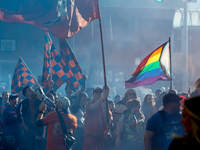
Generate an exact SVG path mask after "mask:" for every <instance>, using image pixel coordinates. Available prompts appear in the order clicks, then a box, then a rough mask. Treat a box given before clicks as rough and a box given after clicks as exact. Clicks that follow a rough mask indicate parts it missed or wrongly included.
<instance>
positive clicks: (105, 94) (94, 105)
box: [89, 89, 109, 111]
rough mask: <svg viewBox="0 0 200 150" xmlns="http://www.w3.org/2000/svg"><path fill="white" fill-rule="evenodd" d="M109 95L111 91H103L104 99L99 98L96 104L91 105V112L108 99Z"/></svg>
mask: <svg viewBox="0 0 200 150" xmlns="http://www.w3.org/2000/svg"><path fill="white" fill-rule="evenodd" d="M108 95H109V90H105V89H103V97H101V98H99V99H98V100H97V101H96V102H95V103H94V104H92V105H90V107H89V111H94V110H96V109H97V108H99V106H100V105H101V104H102V102H104V101H105V99H106V97H108Z"/></svg>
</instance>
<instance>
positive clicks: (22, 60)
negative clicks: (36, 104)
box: [19, 56, 40, 87]
mask: <svg viewBox="0 0 200 150" xmlns="http://www.w3.org/2000/svg"><path fill="white" fill-rule="evenodd" d="M19 58H20V59H21V60H22V61H23V63H24V65H25V66H26V68H27V69H28V70H29V71H30V73H31V74H32V76H33V79H34V80H35V83H36V85H37V86H38V87H39V86H40V84H39V83H38V81H37V80H36V79H35V77H34V75H33V73H32V72H31V70H30V69H29V67H28V66H27V65H26V63H25V62H24V60H23V59H22V57H21V56H19Z"/></svg>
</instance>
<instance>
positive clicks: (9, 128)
mask: <svg viewBox="0 0 200 150" xmlns="http://www.w3.org/2000/svg"><path fill="white" fill-rule="evenodd" d="M18 99H19V98H18V95H16V94H12V95H10V96H9V102H10V105H8V106H7V107H6V108H5V110H4V112H3V121H4V135H5V137H8V136H9V140H10V141H13V142H11V143H10V144H9V145H8V147H7V148H8V149H12V150H17V148H19V144H20V131H21V130H20V123H19V117H18V115H17V112H16V110H17V107H16V106H17V104H18ZM11 139H12V140H11Z"/></svg>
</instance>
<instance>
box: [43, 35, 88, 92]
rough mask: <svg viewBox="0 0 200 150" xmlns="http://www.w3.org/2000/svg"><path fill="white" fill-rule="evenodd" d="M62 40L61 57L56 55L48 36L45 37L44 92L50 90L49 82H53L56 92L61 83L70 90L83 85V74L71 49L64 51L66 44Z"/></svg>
mask: <svg viewBox="0 0 200 150" xmlns="http://www.w3.org/2000/svg"><path fill="white" fill-rule="evenodd" d="M63 42H64V41H63V40H62V42H61V43H60V46H61V47H62V48H61V56H60V55H59V54H58V52H57V50H56V49H55V47H54V44H53V42H52V40H51V37H50V35H49V34H47V33H46V35H45V48H44V65H43V75H42V85H43V87H44V91H45V92H48V91H49V90H50V86H51V85H50V80H51V79H52V80H53V81H54V86H53V88H54V90H55V91H56V90H57V89H58V88H59V87H60V86H61V85H62V84H63V83H65V82H66V83H67V84H69V85H70V86H71V88H72V89H76V88H78V86H80V85H82V84H84V83H85V79H83V72H82V69H81V67H80V66H79V64H78V61H77V59H76V57H75V56H74V54H73V52H72V51H71V49H70V48H69V47H68V48H67V49H66V47H65V46H66V45H65V44H66V43H65V42H64V45H63Z"/></svg>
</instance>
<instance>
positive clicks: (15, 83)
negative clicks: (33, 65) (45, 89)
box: [11, 57, 36, 93]
mask: <svg viewBox="0 0 200 150" xmlns="http://www.w3.org/2000/svg"><path fill="white" fill-rule="evenodd" d="M34 84H36V82H35V78H34V77H33V75H32V73H31V71H30V70H29V68H28V67H27V65H26V64H25V62H24V61H23V60H22V58H21V57H19V61H18V63H17V66H16V69H15V72H14V74H13V78H12V83H11V92H12V93H17V88H18V87H21V86H26V85H30V86H32V85H34Z"/></svg>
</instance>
